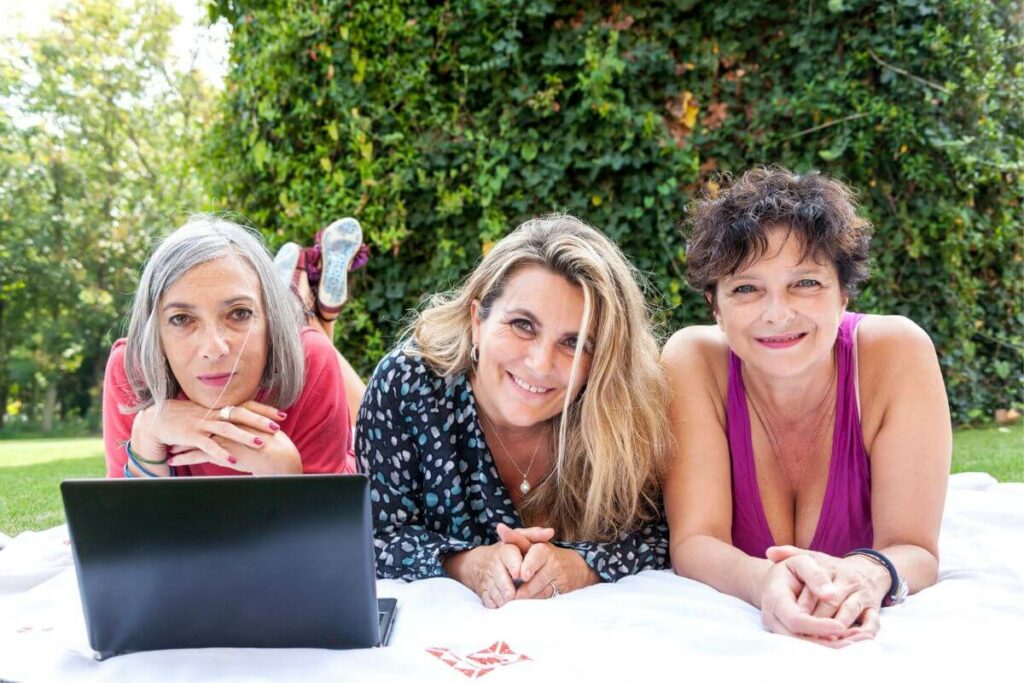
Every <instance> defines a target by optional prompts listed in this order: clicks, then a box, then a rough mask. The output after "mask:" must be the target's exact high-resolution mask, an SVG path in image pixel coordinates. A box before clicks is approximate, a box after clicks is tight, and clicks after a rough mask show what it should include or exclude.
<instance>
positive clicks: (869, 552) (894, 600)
mask: <svg viewBox="0 0 1024 683" xmlns="http://www.w3.org/2000/svg"><path fill="white" fill-rule="evenodd" d="M851 555H863V556H864V557H868V558H871V559H872V560H874V561H875V562H877V563H879V564H880V565H882V566H883V567H885V569H886V571H888V572H889V580H890V581H891V583H890V584H889V592H888V593H887V594H886V596H885V599H884V600H882V607H891V606H892V605H898V604H900V603H901V602H903V601H904V600H906V598H907V593H908V592H909V590H908V587H907V582H906V581H904V580H903V578H902V577H901V576H900V574H899V572H897V571H896V565H894V564H893V563H892V560H890V559H889V558H888V557H886V556H885V555H883V554H882V553H880V552H878V551H877V550H875V549H874V548H857V549H856V550H851V551H850V552H848V553H846V554H845V555H843V557H844V558H847V557H850V556H851Z"/></svg>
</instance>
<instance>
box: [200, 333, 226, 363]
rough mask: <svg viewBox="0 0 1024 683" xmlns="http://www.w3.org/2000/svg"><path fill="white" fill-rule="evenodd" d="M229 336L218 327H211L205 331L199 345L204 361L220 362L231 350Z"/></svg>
mask: <svg viewBox="0 0 1024 683" xmlns="http://www.w3.org/2000/svg"><path fill="white" fill-rule="evenodd" d="M229 347H230V345H229V344H228V338H227V335H226V334H224V330H222V329H221V328H220V326H218V325H209V326H207V327H206V328H205V329H204V330H203V339H202V341H201V342H200V344H199V355H200V356H202V358H203V359H204V360H220V359H221V358H223V357H224V356H226V355H227V354H228V351H229V350H230V348H229Z"/></svg>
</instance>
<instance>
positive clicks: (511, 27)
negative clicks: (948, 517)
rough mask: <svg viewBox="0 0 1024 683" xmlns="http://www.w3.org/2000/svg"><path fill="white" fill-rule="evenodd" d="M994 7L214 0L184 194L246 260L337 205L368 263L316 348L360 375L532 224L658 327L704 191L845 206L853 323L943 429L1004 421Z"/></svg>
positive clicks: (305, 229)
mask: <svg viewBox="0 0 1024 683" xmlns="http://www.w3.org/2000/svg"><path fill="white" fill-rule="evenodd" d="M1020 12H1021V8H1020V5H1019V3H1015V2H998V1H994V2H989V1H987V0H941V1H939V0H931V1H929V0H889V1H885V2H868V1H861V0H829V1H828V2H806V1H804V0H793V1H792V2H769V3H766V2H762V1H760V0H753V1H745V0H733V1H730V2H725V3H710V2H708V3H702V2H696V0H676V1H675V2H643V3H633V4H631V3H623V4H610V3H596V2H589V3H588V2H570V1H563V2H547V1H543V0H541V1H538V0H492V1H484V0H461V1H457V2H423V1H420V2H399V1H397V0H393V1H390V2H389V1H386V0H383V1H382V0H350V1H348V2H316V3H309V2H300V1H298V0H294V1H283V0H282V1H279V2H273V1H268V2H242V1H241V0H220V1H219V2H215V3H213V5H212V6H211V15H212V16H213V17H225V18H227V19H228V20H229V21H230V22H231V24H232V25H233V43H232V68H231V72H230V74H229V77H228V83H227V88H226V93H225V97H224V101H223V105H222V120H221V122H220V124H219V125H218V126H217V128H216V129H215V130H214V132H213V133H212V135H211V136H210V138H209V140H208V152H209V155H210V158H211V164H210V166H209V168H210V171H211V172H210V180H211V189H212V190H213V191H214V192H215V193H216V195H217V196H219V197H221V198H222V200H223V203H224V207H225V208H227V209H231V210H236V211H239V212H241V213H242V214H243V215H245V216H247V217H248V218H249V219H250V220H251V221H253V222H254V223H255V224H256V225H258V226H260V227H261V228H262V229H264V230H266V232H267V234H268V236H270V238H271V240H272V242H273V243H274V244H275V245H276V244H280V243H282V242H283V241H285V240H288V239H298V240H302V241H305V242H309V241H310V240H311V236H312V235H313V234H314V232H315V231H316V230H317V229H318V228H319V227H321V226H322V225H323V224H325V223H327V222H328V221H330V220H331V219H334V218H336V217H339V216H343V215H355V216H357V217H358V218H359V219H360V221H361V222H362V224H363V226H364V229H365V230H366V232H367V236H368V240H369V241H370V242H371V243H372V247H373V251H374V256H373V258H372V260H371V262H370V265H369V268H368V270H367V271H366V272H365V273H364V274H359V275H356V276H354V277H353V287H354V292H355V295H356V299H355V300H354V301H353V302H351V303H350V304H349V306H348V308H347V309H346V314H345V316H344V319H343V322H342V324H341V325H340V331H339V346H340V348H341V349H342V351H343V352H344V353H346V355H347V356H348V357H350V358H351V359H352V360H353V362H354V363H355V364H356V366H357V367H359V368H360V369H362V370H363V371H368V370H369V369H370V368H372V366H373V365H374V363H375V361H376V359H377V358H379V357H380V356H381V355H382V354H383V353H384V352H385V350H386V349H387V348H388V347H389V346H390V345H391V344H392V343H393V342H394V340H395V334H396V331H397V330H398V329H399V326H400V324H401V321H402V319H403V317H404V316H405V315H406V314H407V311H408V310H409V309H410V308H412V307H415V306H416V305H418V303H419V302H420V301H421V299H422V297H423V295H424V294H426V293H428V292H433V291H436V290H439V289H444V288H447V287H449V286H450V285H452V284H453V283H454V282H456V281H457V280H458V279H459V278H460V277H461V276H463V275H465V274H466V273H467V272H468V271H469V270H470V269H471V268H472V267H473V265H474V264H475V263H476V261H477V260H478V259H479V258H480V255H481V253H482V251H483V250H484V249H485V248H486V247H487V245H488V244H489V243H492V242H493V241H495V240H497V239H499V238H500V237H501V236H502V235H503V234H505V233H506V232H508V231H509V230H510V229H511V228H512V227H514V226H515V225H517V224H518V223H519V222H521V221H522V220H524V219H526V218H528V217H530V216H533V215H536V214H539V213H545V212H550V211H569V212H572V213H574V214H576V215H579V216H582V217H584V218H586V219H587V220H588V221H590V222H591V223H593V224H594V225H596V226H598V227H600V228H601V229H603V230H604V231H606V232H607V233H608V234H609V235H611V236H612V237H614V238H615V239H616V240H618V241H619V243H620V244H621V245H622V246H623V248H624V249H625V251H626V252H627V253H628V254H629V255H630V256H631V257H632V258H633V260H634V261H635V263H636V264H637V265H638V266H639V267H640V268H641V269H643V270H644V271H647V272H648V273H650V276H651V280H652V282H653V283H654V285H655V290H656V291H653V292H652V295H651V297H652V302H653V303H655V304H656V305H658V306H659V308H660V311H661V318H662V320H661V322H662V323H664V329H665V331H671V330H673V329H675V328H677V327H679V326H681V325H684V324H691V323H697V322H704V321H707V320H708V313H707V311H706V310H705V306H704V304H703V302H702V301H700V300H699V298H698V297H697V296H696V295H695V294H694V293H693V292H690V291H688V290H687V289H686V288H685V284H684V280H683V273H684V271H685V268H686V255H685V251H684V244H683V240H682V238H681V236H680V233H679V230H678V224H679V222H680V221H681V220H682V219H683V218H684V217H685V210H686V206H687V204H688V203H689V202H690V201H691V198H692V197H693V196H694V195H695V193H696V192H697V191H698V190H699V189H700V188H701V187H702V186H706V185H707V184H708V183H714V182H716V178H717V175H716V174H718V173H721V172H726V173H728V172H732V173H737V172H740V171H742V170H743V169H745V168H747V167H749V166H750V165H752V164H759V163H772V162H780V163H783V164H786V165H787V166H789V167H791V168H793V169H795V170H798V171H803V170H808V169H811V168H817V169H820V170H821V171H823V172H826V173H830V174H834V175H836V176H839V177H841V178H843V179H845V180H846V181H848V182H849V183H851V184H853V185H854V186H856V187H858V188H860V190H861V200H862V203H863V205H864V211H865V212H866V214H867V215H868V216H869V217H870V219H871V220H872V221H873V222H874V224H875V225H876V228H877V234H876V239H875V246H874V254H875V257H876V263H875V267H874V272H873V278H872V281H871V283H870V284H869V286H868V287H867V288H866V289H865V291H864V292H863V294H862V295H861V297H860V299H859V301H858V302H857V303H856V305H855V307H856V308H858V309H860V310H864V311H868V312H880V313H883V312H884V313H899V314H903V315H907V316H909V317H911V318H913V319H914V320H916V321H917V322H918V323H920V324H921V325H922V326H923V327H924V328H925V329H926V330H928V332H929V333H930V334H931V335H932V337H933V339H934V340H935V343H936V345H937V346H938V348H939V355H940V360H941V363H942V367H943V371H944V373H945V378H946V383H947V387H948V389H949V394H950V401H951V405H952V408H953V412H954V416H955V419H956V420H957V421H961V422H963V421H970V420H978V419H985V418H986V417H987V416H990V415H991V413H992V411H993V409H995V408H999V407H1011V406H1020V405H1021V403H1022V387H1024V373H1022V352H1021V348H1022V346H1021V345H1022V328H1024V311H1022V277H1021V275H1022V270H1021V259H1022V255H1021V250H1022V249H1021V224H1020V211H1021V199H1022V194H1024V187H1022V184H1021V176H1020V171H1021V152H1022V130H1021V129H1022V123H1021V117H1020V115H1019V111H1018V110H1017V107H1018V106H1019V103H1020V102H1021V101H1022V96H1024V85H1022V75H1024V72H1022V67H1021V62H1020V58H1019V56H1020V52H1021V40H1020V34H1019V32H1018V31H1017V30H1016V28H1015V22H1016V21H1017V20H1018V19H1019V15H1020Z"/></svg>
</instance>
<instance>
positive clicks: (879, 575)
mask: <svg viewBox="0 0 1024 683" xmlns="http://www.w3.org/2000/svg"><path fill="white" fill-rule="evenodd" d="M800 554H804V555H808V556H810V557H811V559H813V560H814V561H815V562H816V563H817V564H818V565H819V566H821V567H822V568H823V569H825V570H826V571H827V572H828V573H829V574H830V575H831V576H832V584H833V585H834V586H835V588H836V591H835V593H834V594H832V595H829V596H819V595H816V594H815V592H814V590H813V588H811V587H810V586H809V585H807V584H805V585H804V587H803V589H802V590H801V591H800V595H799V597H798V598H797V606H798V607H799V608H800V610H801V611H803V612H805V613H807V614H810V615H812V616H815V617H823V618H826V619H828V618H834V619H835V620H836V621H839V622H841V623H842V624H843V625H844V626H846V627H847V629H849V630H848V631H847V634H846V636H845V637H846V638H850V637H851V636H874V635H875V634H876V633H877V632H878V627H879V622H878V613H879V610H880V609H881V606H882V600H884V599H885V596H886V594H887V593H888V591H889V583H890V578H889V572H888V571H887V570H886V569H885V567H882V566H881V565H879V564H878V563H876V562H873V561H872V560H870V559H868V558H866V557H863V556H861V555H852V556H850V557H842V558H840V557H834V556H832V555H828V554H826V553H819V552H815V551H813V550H804V549H802V548H797V547H795V546H791V545H783V546H773V547H771V548H768V550H767V551H766V552H765V556H766V557H767V558H768V559H769V560H771V561H772V562H775V563H778V562H783V561H785V560H786V559H788V558H790V557H793V556H794V555H800Z"/></svg>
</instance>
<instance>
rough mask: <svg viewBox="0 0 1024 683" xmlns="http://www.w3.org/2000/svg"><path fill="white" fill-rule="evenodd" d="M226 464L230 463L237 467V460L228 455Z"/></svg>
mask: <svg viewBox="0 0 1024 683" xmlns="http://www.w3.org/2000/svg"><path fill="white" fill-rule="evenodd" d="M228 462H229V463H231V464H232V465H237V464H238V458H236V457H235V456H233V455H229V456H228Z"/></svg>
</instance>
